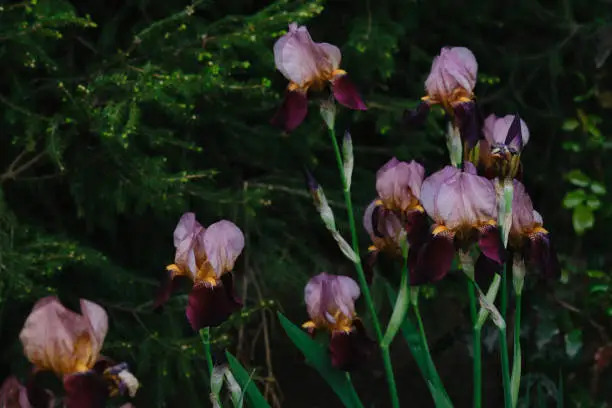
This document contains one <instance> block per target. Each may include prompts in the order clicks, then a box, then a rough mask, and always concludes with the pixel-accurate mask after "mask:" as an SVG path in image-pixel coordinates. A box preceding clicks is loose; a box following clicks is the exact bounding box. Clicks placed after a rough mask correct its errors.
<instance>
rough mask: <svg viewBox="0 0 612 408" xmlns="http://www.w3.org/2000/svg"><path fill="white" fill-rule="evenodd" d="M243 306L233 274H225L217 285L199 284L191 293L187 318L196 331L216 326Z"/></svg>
mask: <svg viewBox="0 0 612 408" xmlns="http://www.w3.org/2000/svg"><path fill="white" fill-rule="evenodd" d="M241 307H242V302H241V301H240V300H239V299H238V298H237V297H236V296H235V294H234V281H233V278H232V275H231V274H226V275H223V277H222V278H221V281H220V282H219V283H218V284H217V285H216V286H212V287H210V286H206V285H198V286H195V287H194V288H193V289H192V291H191V292H190V293H189V300H188V306H187V319H188V320H189V323H190V324H191V327H192V328H193V330H194V331H196V332H197V331H199V330H200V329H202V328H204V327H215V326H219V325H220V324H221V323H223V322H224V321H226V320H227V319H228V318H229V317H230V316H231V315H232V314H233V313H234V312H236V311H237V310H239V309H240V308H241Z"/></svg>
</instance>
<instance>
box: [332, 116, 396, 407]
mask: <svg viewBox="0 0 612 408" xmlns="http://www.w3.org/2000/svg"><path fill="white" fill-rule="evenodd" d="M329 136H330V138H331V141H332V146H333V147H334V153H335V155H336V163H337V164H338V171H339V173H340V179H341V180H342V189H343V191H344V201H345V204H346V209H347V210H346V211H347V215H348V221H349V228H350V230H351V241H352V246H353V251H355V253H356V254H359V241H358V238H357V227H356V224H355V215H354V213H353V202H352V200H351V192H350V190H349V188H348V183H347V180H346V176H345V174H344V162H343V160H342V155H341V153H340V146H339V145H338V140H337V139H336V132H335V131H334V129H333V128H331V127H330V128H329ZM355 269H356V270H357V278H358V279H359V286H361V292H362V294H363V298H364V299H365V302H366V305H367V307H368V311H369V313H370V315H371V318H372V326H373V327H374V331H375V333H376V339H377V341H378V344H379V345H381V347H380V349H381V353H382V360H383V365H384V368H385V374H386V376H387V383H388V386H389V394H390V397H391V406H392V407H393V408H399V407H400V403H399V397H398V395H397V386H396V384H395V375H394V374H393V366H392V365H391V355H390V354H389V348H388V347H383V332H382V330H381V327H380V322H379V321H378V316H377V315H376V308H375V307H374V301H373V300H372V295H371V294H370V288H369V286H368V283H367V281H366V277H365V272H364V271H363V266H362V265H361V259H360V257H359V256H358V257H357V261H356V262H355Z"/></svg>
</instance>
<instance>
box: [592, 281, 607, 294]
mask: <svg viewBox="0 0 612 408" xmlns="http://www.w3.org/2000/svg"><path fill="white" fill-rule="evenodd" d="M608 289H610V286H609V285H608V284H607V283H599V284H597V285H593V286H591V289H589V292H591V293H597V292H607V291H608Z"/></svg>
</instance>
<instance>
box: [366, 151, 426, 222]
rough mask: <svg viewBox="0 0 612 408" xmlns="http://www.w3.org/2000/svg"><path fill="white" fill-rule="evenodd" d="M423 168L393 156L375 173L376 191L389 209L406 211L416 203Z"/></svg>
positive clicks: (415, 163) (423, 173) (423, 175)
mask: <svg viewBox="0 0 612 408" xmlns="http://www.w3.org/2000/svg"><path fill="white" fill-rule="evenodd" d="M424 177H425V168H424V167H423V166H422V165H421V164H419V163H417V162H415V161H414V160H413V161H411V162H410V163H406V162H402V161H399V160H397V159H396V158H395V157H393V158H392V159H391V160H389V161H388V162H387V163H386V164H385V165H384V166H382V167H381V168H380V169H379V170H378V172H377V173H376V191H377V192H378V195H379V197H380V198H381V200H382V201H383V203H384V204H385V206H387V208H389V209H397V210H401V211H407V210H408V209H411V207H412V208H414V207H415V206H416V205H418V201H419V197H420V194H421V185H422V183H423V178H424Z"/></svg>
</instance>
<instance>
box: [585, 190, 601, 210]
mask: <svg viewBox="0 0 612 408" xmlns="http://www.w3.org/2000/svg"><path fill="white" fill-rule="evenodd" d="M586 205H587V207H589V208H590V209H591V210H593V211H595V210H598V209H599V208H600V207H601V201H599V198H597V196H595V195H593V194H589V195H588V197H587V200H586Z"/></svg>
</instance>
